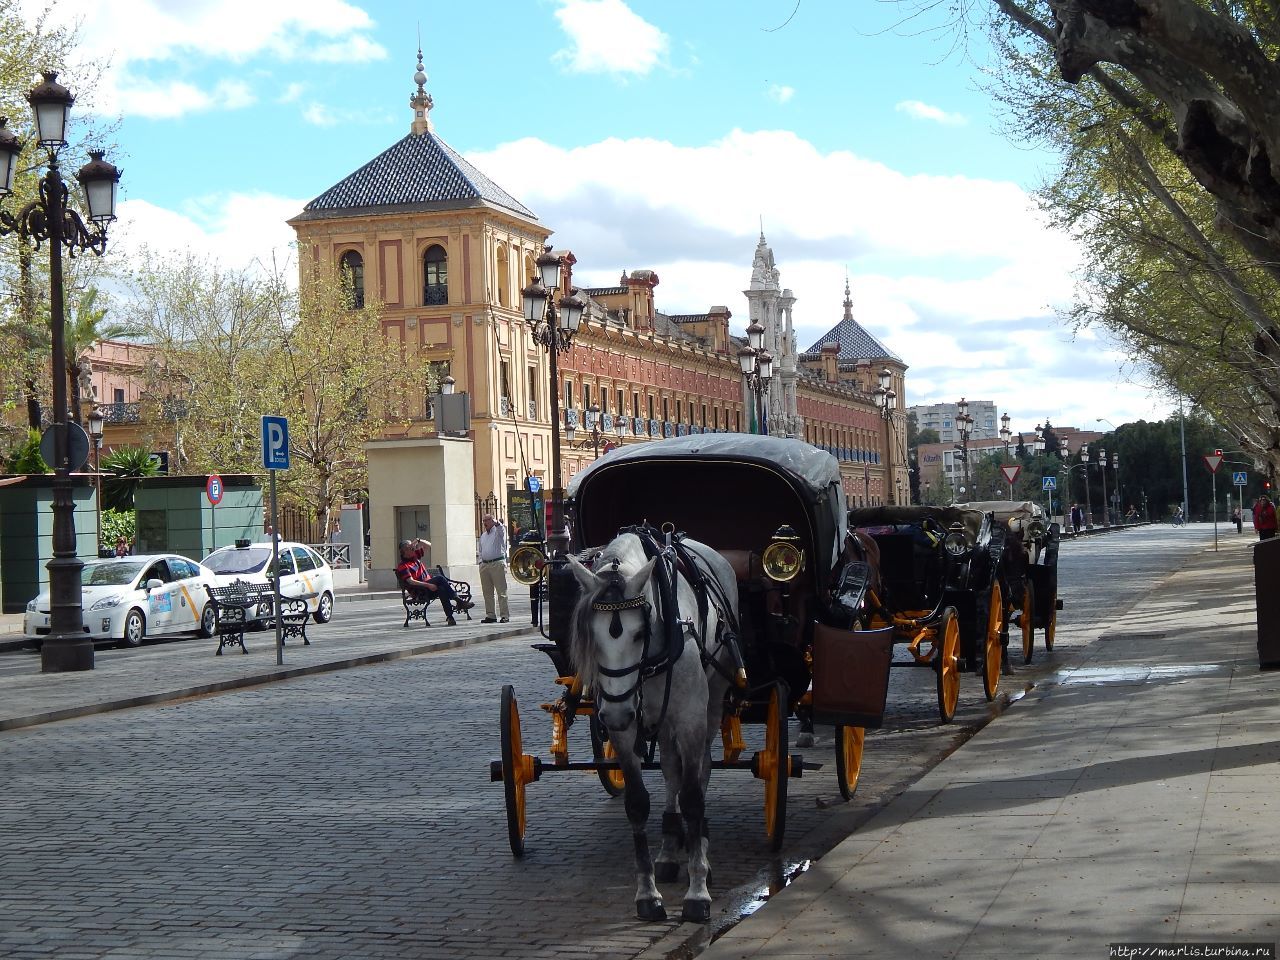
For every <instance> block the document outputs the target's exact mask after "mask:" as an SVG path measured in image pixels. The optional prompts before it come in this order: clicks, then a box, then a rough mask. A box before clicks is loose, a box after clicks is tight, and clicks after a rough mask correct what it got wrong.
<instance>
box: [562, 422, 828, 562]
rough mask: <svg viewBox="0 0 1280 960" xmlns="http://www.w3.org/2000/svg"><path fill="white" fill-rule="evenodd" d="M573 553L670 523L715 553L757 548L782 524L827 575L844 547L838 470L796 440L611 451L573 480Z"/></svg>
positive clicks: (680, 442)
mask: <svg viewBox="0 0 1280 960" xmlns="http://www.w3.org/2000/svg"><path fill="white" fill-rule="evenodd" d="M568 496H569V500H570V502H571V503H572V504H573V508H574V512H575V515H576V520H577V527H576V530H575V533H576V535H577V536H580V537H581V538H582V542H581V543H580V544H579V546H596V545H599V544H601V543H607V542H608V541H609V539H611V538H612V536H613V534H614V532H615V531H616V530H617V529H619V528H620V527H621V526H623V525H625V524H629V523H639V522H648V523H651V524H653V525H655V526H656V525H660V524H661V523H663V522H668V521H669V522H671V523H673V524H674V525H675V527H676V529H678V530H682V531H684V532H686V533H689V534H690V535H691V536H693V537H695V538H696V539H698V540H701V541H703V542H704V543H708V544H710V545H712V546H714V547H716V548H717V549H726V548H736V547H745V548H756V549H759V548H760V546H761V545H762V544H764V543H767V542H768V539H769V537H770V536H772V534H773V532H774V531H775V530H776V529H777V527H778V526H779V525H780V524H782V523H788V524H791V525H792V526H794V527H795V528H796V530H797V531H798V532H799V533H800V534H801V535H802V536H805V539H806V540H808V541H810V542H811V544H812V548H813V550H814V554H815V559H821V561H822V565H823V566H824V567H825V568H826V569H827V570H830V569H831V568H832V567H833V566H834V565H835V561H836V558H837V556H838V555H839V552H840V550H841V549H842V547H843V544H844V534H845V529H846V527H845V511H846V507H845V499H844V490H843V489H842V488H841V486H840V464H839V463H838V462H837V460H836V458H835V457H833V456H832V455H831V454H829V453H827V452H825V451H823V450H819V449H818V448H817V447H814V446H812V445H810V444H808V443H805V442H804V441H803V440H789V439H785V438H782V437H765V436H758V435H753V434H740V433H722V434H699V435H698V436H690V437H672V438H671V439H668V440H657V441H654V442H652V443H640V444H636V445H634V446H629V447H625V448H621V449H617V450H613V451H610V452H609V453H607V454H605V455H604V456H602V457H600V458H599V459H597V460H596V461H595V462H594V463H592V464H591V465H590V466H588V467H587V468H586V469H584V470H582V471H581V472H579V473H578V474H576V475H575V476H574V478H573V479H572V480H571V481H570V482H569V489H568Z"/></svg>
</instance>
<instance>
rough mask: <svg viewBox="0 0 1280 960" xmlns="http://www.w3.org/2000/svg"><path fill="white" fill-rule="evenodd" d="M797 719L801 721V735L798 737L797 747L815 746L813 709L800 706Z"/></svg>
mask: <svg viewBox="0 0 1280 960" xmlns="http://www.w3.org/2000/svg"><path fill="white" fill-rule="evenodd" d="M796 719H797V720H799V721H800V733H799V734H797V735H796V746H797V747H812V746H813V708H812V707H808V706H805V705H803V704H798V705H797V706H796Z"/></svg>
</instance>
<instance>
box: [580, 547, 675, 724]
mask: <svg viewBox="0 0 1280 960" xmlns="http://www.w3.org/2000/svg"><path fill="white" fill-rule="evenodd" d="M655 562H656V559H655V558H651V559H650V560H649V562H648V563H646V564H645V565H644V566H643V567H641V568H640V569H639V570H638V571H636V572H635V573H633V574H632V575H631V576H629V577H626V578H625V580H624V581H623V586H622V591H621V594H622V595H621V596H620V597H618V598H617V599H618V600H624V599H626V600H629V599H631V598H633V597H638V596H641V595H644V594H645V593H646V591H647V590H648V585H649V578H650V577H651V576H652V575H653V567H654V563H655ZM572 569H573V571H574V574H575V575H576V576H577V578H578V581H579V583H581V585H582V588H583V589H584V590H589V591H591V592H593V593H594V592H595V591H596V590H599V589H600V588H601V587H603V586H604V585H605V583H606V581H608V580H609V579H610V577H611V575H610V574H609V573H608V572H606V573H604V574H603V575H600V574H596V573H595V572H593V571H590V570H587V568H586V567H583V566H582V565H581V564H578V563H576V561H574V562H573V563H572ZM649 615H650V610H649V607H647V606H637V607H631V608H628V609H625V610H597V611H595V612H594V613H593V614H592V617H591V624H592V626H591V634H592V641H593V643H594V645H595V651H596V660H597V663H598V664H599V665H600V666H601V667H603V668H605V669H606V670H609V671H611V672H619V671H630V672H627V673H624V675H622V676H614V677H610V676H605V675H604V674H603V673H601V674H600V675H599V676H598V677H597V678H596V680H595V686H596V687H597V689H598V690H600V691H602V692H603V693H606V694H609V696H610V697H622V696H624V695H625V694H627V693H628V691H633V693H632V695H631V696H628V697H626V698H625V699H624V700H611V699H608V698H606V697H603V696H602V697H597V698H596V712H597V713H599V715H600V719H601V720H603V721H604V725H605V726H606V727H608V728H609V729H613V730H618V729H622V728H624V727H626V726H628V725H630V723H631V722H632V721H633V720H634V719H635V715H636V710H637V706H638V697H637V696H636V695H635V693H634V688H635V687H636V685H637V683H638V681H639V673H638V671H636V670H631V669H630V668H632V667H634V666H636V664H638V663H639V662H640V661H641V660H642V659H643V658H644V655H645V646H644V638H645V633H646V630H647V628H648V619H649Z"/></svg>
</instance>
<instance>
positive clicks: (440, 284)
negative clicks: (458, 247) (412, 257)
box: [422, 243, 449, 307]
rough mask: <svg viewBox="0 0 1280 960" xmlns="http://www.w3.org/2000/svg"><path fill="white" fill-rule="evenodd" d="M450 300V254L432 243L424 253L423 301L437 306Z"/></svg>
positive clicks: (425, 303) (430, 305)
mask: <svg viewBox="0 0 1280 960" xmlns="http://www.w3.org/2000/svg"><path fill="white" fill-rule="evenodd" d="M448 302H449V255H448V254H447V253H445V252H444V247H442V246H440V245H439V244H438V243H437V244H432V245H431V246H430V247H427V252H426V253H424V254H423V255H422V303H423V306H428V307H432V306H437V305H439V304H442V303H448Z"/></svg>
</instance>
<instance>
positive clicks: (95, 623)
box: [22, 553, 218, 647]
mask: <svg viewBox="0 0 1280 960" xmlns="http://www.w3.org/2000/svg"><path fill="white" fill-rule="evenodd" d="M206 584H207V585H208V586H211V587H214V586H217V585H218V578H217V577H215V576H214V574H213V571H212V570H210V569H208V568H207V567H205V566H203V565H202V564H199V563H196V562H195V561H194V560H188V559H187V558H186V557H182V556H179V555H178V554H176V553H155V554H145V555H139V556H133V557H112V558H111V559H105V560H86V561H85V563H84V569H83V570H82V571H81V572H80V587H81V593H80V603H81V606H82V608H83V611H84V632H85V633H86V634H87V635H88V636H89V638H90V639H92V640H98V641H104V642H105V641H116V642H118V643H119V644H120V645H121V646H125V647H136V646H137V645H138V644H140V643H141V642H142V638H143V637H149V636H157V635H159V634H166V633H184V632H195V633H199V634H200V636H202V637H211V636H213V632H214V627H215V626H216V621H215V613H214V609H213V607H212V606H210V605H209V594H208V592H207V591H206V590H205V586H206ZM22 629H23V633H24V634H25V635H26V636H27V638H28V639H29V640H33V641H35V643H36V644H37V645H39V644H40V643H41V641H43V639H44V638H45V637H46V636H48V635H49V591H48V590H46V591H44V592H43V593H41V594H40V595H39V596H38V597H36V598H35V599H34V600H32V601H31V602H30V603H28V604H27V612H26V616H25V617H24V618H23V623H22Z"/></svg>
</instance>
